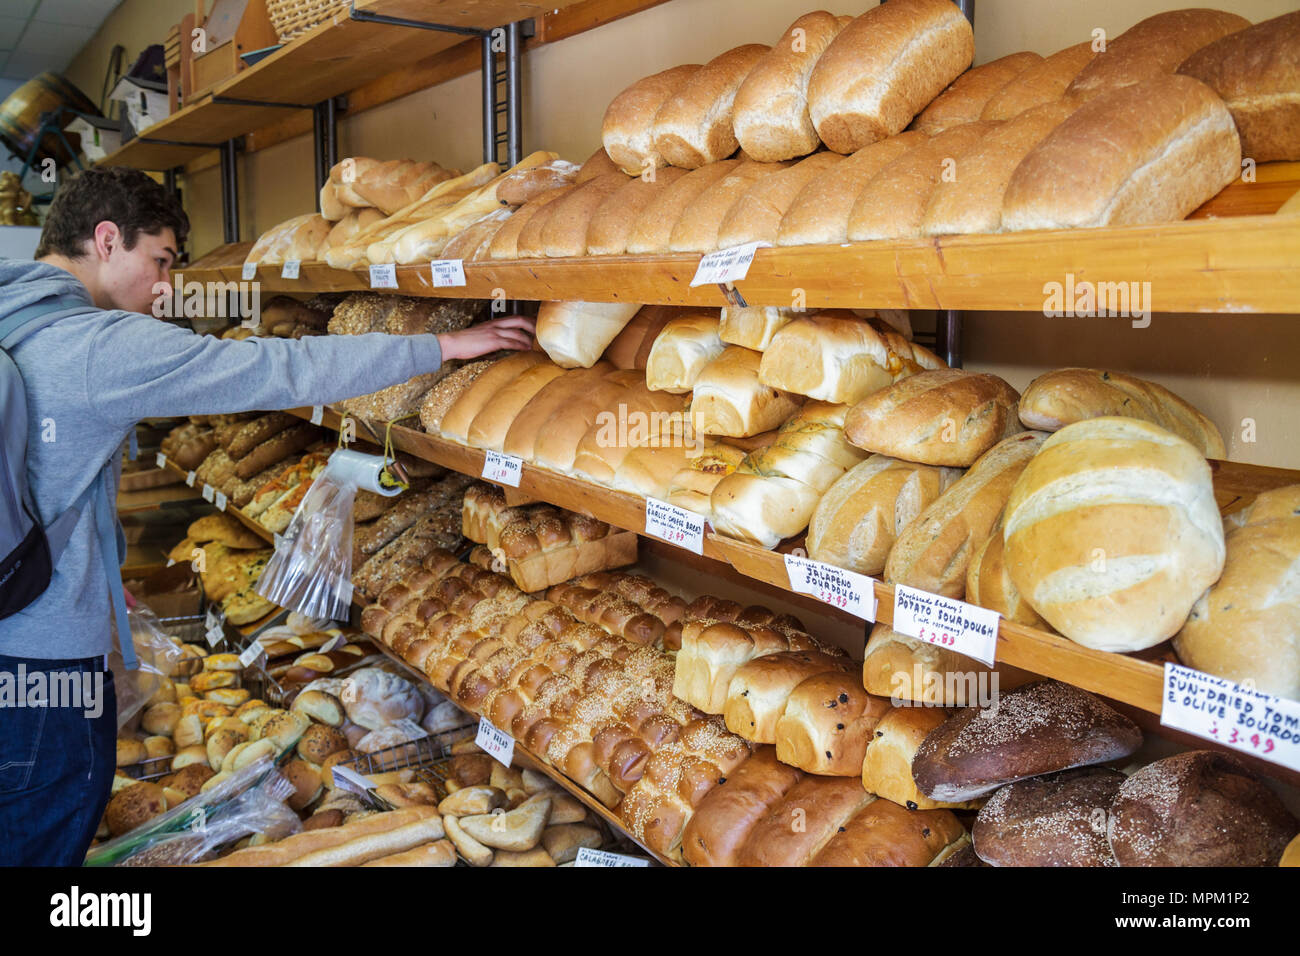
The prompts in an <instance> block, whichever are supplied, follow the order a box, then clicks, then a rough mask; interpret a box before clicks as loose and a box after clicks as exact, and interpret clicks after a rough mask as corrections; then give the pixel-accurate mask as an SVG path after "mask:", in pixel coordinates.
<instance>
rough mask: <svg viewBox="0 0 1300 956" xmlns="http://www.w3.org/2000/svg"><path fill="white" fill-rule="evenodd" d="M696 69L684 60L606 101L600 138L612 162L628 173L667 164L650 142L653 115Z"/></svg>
mask: <svg viewBox="0 0 1300 956" xmlns="http://www.w3.org/2000/svg"><path fill="white" fill-rule="evenodd" d="M699 69H700V64H698V63H688V64H685V65H684V66H674V67H672V68H670V69H667V70H664V71H662V72H660V73H654V74H651V75H650V76H647V77H644V78H642V79H640V80H637V81H636V82H635V83H633V84H632V85H631V86H629V87H628V88H627V89H625V90H624V91H623V92H622V93H620V94H618V96H616V97H614V99H613V100H611V101H610V104H609V106H608V107H606V109H605V118H604V120H603V121H602V122H601V129H600V138H601V141H602V142H603V143H604V144H605V152H606V153H607V154H608V156H609V158H610V159H611V160H612V161H613V163H614V165H616V166H617V167H618V168H619V169H621V170H623V172H625V173H627V174H628V175H629V176H640V175H641V174H643V173H644V172H645V171H646V170H647V169H655V168H656V167H659V166H665V165H667V160H665V159H664V158H663V156H661V155H660V154H659V151H658V150H657V149H655V145H654V121H655V115H656V114H657V113H658V112H659V108H660V107H661V106H663V105H664V103H666V102H667V101H668V100H669V99H671V98H672V97H673V96H674V95H675V94H676V93H677V92H678V91H679V90H680V89H681V88H682V86H683V84H685V83H686V81H687V80H689V79H690V78H691V77H692V76H694V75H695V74H696V73H697V72H699Z"/></svg>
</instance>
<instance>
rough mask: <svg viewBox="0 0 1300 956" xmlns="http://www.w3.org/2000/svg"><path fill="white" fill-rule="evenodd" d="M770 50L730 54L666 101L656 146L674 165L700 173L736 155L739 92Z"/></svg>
mask: <svg viewBox="0 0 1300 956" xmlns="http://www.w3.org/2000/svg"><path fill="white" fill-rule="evenodd" d="M769 49H770V48H769V47H767V46H764V45H763V44H761V43H747V44H745V45H744V46H738V47H736V48H735V49H732V50H728V51H727V52H726V53H722V54H720V55H718V56H716V57H714V58H713V59H712V60H710V61H709V62H708V63H706V64H704V66H702V67H700V69H699V70H698V71H697V72H695V73H694V74H693V75H691V76H690V77H689V78H688V79H687V80H686V81H685V82H684V83H683V84H682V86H681V87H680V88H679V89H678V90H677V92H676V93H674V94H673V95H672V96H670V97H669V98H668V99H667V100H665V101H664V104H663V105H662V106H661V107H659V112H658V113H656V114H655V119H654V148H655V150H656V151H658V153H659V155H660V156H662V157H663V158H664V159H665V160H667V161H668V165H670V166H681V167H682V168H683V169H698V168H699V167H701V166H704V165H706V164H708V163H715V162H717V161H718V160H720V159H726V158H727V157H728V156H730V155H731V154H732V153H734V152H735V151H736V146H737V145H738V144H737V142H736V133H735V130H734V129H733V128H732V106H733V104H734V102H735V99H736V91H737V90H738V89H740V84H741V83H743V82H744V80H745V77H746V76H748V75H749V71H750V70H752V69H753V68H754V66H755V64H757V63H758V61H759V60H761V59H762V58H763V54H765V53H767V51H768V50H769ZM637 172H640V170H637Z"/></svg>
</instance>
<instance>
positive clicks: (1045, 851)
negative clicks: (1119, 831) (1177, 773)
mask: <svg viewBox="0 0 1300 956" xmlns="http://www.w3.org/2000/svg"><path fill="white" fill-rule="evenodd" d="M1124 780H1125V777H1124V775H1123V774H1122V773H1120V772H1119V771H1118V770H1109V769H1107V768H1105V767H1080V768H1079V769H1077V770H1063V771H1061V772H1060V773H1053V774H1047V775H1046V776H1042V777H1033V778H1031V779H1029V780H1021V781H1018V782H1016V783H1011V784H1007V786H1005V787H1003V788H1002V789H1000V790H998V791H997V792H996V793H995V794H993V796H992V797H990V798H989V801H988V803H986V804H984V806H983V808H981V810H980V812H979V816H978V817H976V818H975V825H974V826H973V827H972V828H971V839H972V841H973V842H974V844H975V852H976V853H977V854H979V858H980V859H981V860H983V861H984V862H985V863H989V864H991V865H993V866H1118V865H1119V864H1118V863H1116V862H1115V856H1114V854H1112V853H1111V852H1110V844H1109V843H1108V842H1107V841H1106V819H1107V817H1108V816H1109V814H1108V812H1107V811H1108V810H1109V809H1110V805H1111V801H1112V800H1114V799H1115V794H1116V793H1118V792H1119V788H1120V785H1121V784H1123V783H1124Z"/></svg>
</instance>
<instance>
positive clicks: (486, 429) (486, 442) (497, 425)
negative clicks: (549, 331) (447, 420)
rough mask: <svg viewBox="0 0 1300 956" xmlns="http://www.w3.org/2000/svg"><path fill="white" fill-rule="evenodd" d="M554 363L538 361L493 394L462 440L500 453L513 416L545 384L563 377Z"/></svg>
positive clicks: (476, 446)
mask: <svg viewBox="0 0 1300 956" xmlns="http://www.w3.org/2000/svg"><path fill="white" fill-rule="evenodd" d="M565 372H566V369H564V368H561V367H560V366H559V365H556V364H555V363H554V362H541V363H539V364H537V365H533V366H532V367H530V368H526V369H524V371H523V372H521V373H520V374H519V375H518V377H516V378H514V379H512V380H511V381H510V383H509V384H508V385H506V386H505V387H504V388H501V389H499V390H497V391H494V392H493V393H492V395H491V396H490V398H489V400H488V401H487V402H486V403H485V404H484V405H483V407H482V408H480V409H479V411H478V413H477V414H476V415H475V416H474V418H473V420H472V421H471V422H470V425H469V431H468V432H467V433H466V441H467V442H468V443H469V444H470V445H473V446H474V447H475V448H490V449H492V450H493V451H500V450H501V446H502V443H504V442H505V440H506V432H507V431H508V430H509V428H510V425H511V423H512V422H513V421H514V420H515V416H516V415H518V414H519V412H520V411H521V410H522V409H523V407H524V406H525V405H527V404H528V403H529V402H530V401H531V400H532V398H533V396H534V395H536V394H537V393H538V392H540V391H541V390H542V389H543V388H545V387H546V385H547V384H549V383H550V382H552V381H554V380H555V379H557V378H559V377H560V376H561V375H563V374H565Z"/></svg>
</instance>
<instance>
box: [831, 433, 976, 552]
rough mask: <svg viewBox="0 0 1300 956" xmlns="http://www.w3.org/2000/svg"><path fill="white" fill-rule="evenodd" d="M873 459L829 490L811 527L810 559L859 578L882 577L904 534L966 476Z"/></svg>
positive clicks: (880, 456)
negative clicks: (897, 541) (895, 542)
mask: <svg viewBox="0 0 1300 956" xmlns="http://www.w3.org/2000/svg"><path fill="white" fill-rule="evenodd" d="M960 474H961V472H960V471H958V470H957V469H955V468H934V467H931V466H929V465H918V464H915V463H913V462H907V461H899V460H898V459H897V458H889V457H887V456H885V455H872V456H871V457H870V458H868V459H867V460H866V461H864V462H862V463H861V464H858V465H855V466H854V467H853V468H851V469H850V470H849V471H848V472H847V473H846V474H845V475H844V476H843V477H841V478H840V479H839V480H838V481H836V482H835V484H833V485H831V486H830V488H829V489H827V491H826V493H825V494H824V495H822V498H821V500H820V501H818V502H817V509H816V510H815V511H814V512H813V515H812V519H811V520H810V521H809V523H808V540H807V547H808V556H809V557H810V558H812V559H813V560H814V561H822V562H825V563H827V564H833V565H835V566H837V567H841V568H847V569H849V570H850V571H856V572H858V573H859V574H870V575H876V574H879V573H880V572H881V571H883V570H884V569H885V560H886V559H887V558H888V557H889V551H890V549H891V548H893V546H894V541H895V540H896V539H897V537H898V535H899V534H900V533H902V531H903V530H904V529H905V528H907V527H908V526H909V525H910V524H911V523H912V522H913V521H915V520H916V519H917V518H918V517H919V516H920V515H921V513H922V512H923V511H924V510H925V509H926V508H928V507H929V506H930V504H931V503H932V502H933V501H934V500H935V499H937V498H938V497H939V495H941V494H942V493H943V492H944V490H945V489H946V488H947V487H948V486H949V485H950V484H952V483H953V482H954V481H956V480H957V478H958V477H959V476H960Z"/></svg>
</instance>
